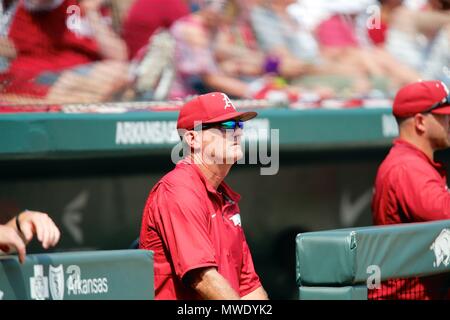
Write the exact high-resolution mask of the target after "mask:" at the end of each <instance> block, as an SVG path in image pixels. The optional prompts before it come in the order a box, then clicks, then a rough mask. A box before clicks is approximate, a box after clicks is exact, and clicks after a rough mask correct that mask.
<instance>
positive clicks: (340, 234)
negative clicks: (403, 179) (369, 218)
mask: <svg viewBox="0 0 450 320" xmlns="http://www.w3.org/2000/svg"><path fill="white" fill-rule="evenodd" d="M296 257H297V259H296V281H297V285H298V288H299V299H300V300H320V299H325V300H365V299H368V298H369V299H371V296H374V295H373V294H372V295H371V293H375V296H376V295H377V294H376V293H377V292H376V291H375V290H382V289H383V282H385V281H388V280H392V279H414V278H417V277H434V276H436V275H444V276H446V275H447V274H448V275H450V220H442V221H436V222H426V223H411V224H402V225H392V226H374V227H362V228H352V229H340V230H330V231H319V232H308V233H302V234H298V235H297V238H296ZM443 279H448V277H447V278H443ZM446 281H447V282H445V281H442V282H439V283H440V288H439V289H440V290H447V291H446V292H447V293H448V292H450V291H449V283H448V280H446ZM372 290H374V291H372ZM378 296H380V295H378ZM381 296H382V295H381ZM387 296H389V295H387ZM408 296H409V297H411V298H412V299H414V298H415V297H420V296H421V295H420V294H418V295H415V293H414V292H411V293H409V295H408V293H406V295H405V293H404V295H403V297H408ZM443 296H444V297H445V294H444V295H443ZM447 297H448V294H447Z"/></svg>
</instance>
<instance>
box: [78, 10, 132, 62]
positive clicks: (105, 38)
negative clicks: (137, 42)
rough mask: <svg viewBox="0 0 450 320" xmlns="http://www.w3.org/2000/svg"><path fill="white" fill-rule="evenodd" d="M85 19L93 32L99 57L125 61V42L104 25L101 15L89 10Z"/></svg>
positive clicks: (126, 54)
mask: <svg viewBox="0 0 450 320" xmlns="http://www.w3.org/2000/svg"><path fill="white" fill-rule="evenodd" d="M86 17H87V19H88V21H89V24H90V26H91V28H92V30H93V35H94V38H95V40H96V41H97V44H98V46H99V49H100V53H101V55H102V56H103V57H104V58H106V59H112V60H119V61H126V60H127V58H128V53H127V47H126V45H125V42H123V41H122V39H120V37H119V36H117V35H116V34H115V33H114V31H113V30H111V29H110V28H109V27H108V26H107V25H105V24H104V22H103V21H102V17H101V15H100V14H99V13H98V12H97V11H95V10H89V11H87V12H86Z"/></svg>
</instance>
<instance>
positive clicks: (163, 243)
mask: <svg viewBox="0 0 450 320" xmlns="http://www.w3.org/2000/svg"><path fill="white" fill-rule="evenodd" d="M239 199H240V196H239V194H237V193H236V192H234V191H233V190H231V188H230V187H229V186H228V185H227V184H226V183H224V182H222V183H221V184H220V186H219V187H218V188H217V190H216V189H214V188H213V187H212V186H211V185H210V184H209V183H208V181H207V180H206V179H205V177H204V176H203V174H202V173H201V171H200V169H199V168H198V167H197V165H195V164H192V163H190V162H189V161H187V160H183V161H181V162H179V163H178V164H177V165H176V167H175V169H174V170H172V171H171V172H169V173H168V174H167V175H166V176H164V177H163V178H162V179H161V180H160V181H159V182H158V183H157V184H156V185H155V186H154V187H153V189H152V191H151V192H150V195H149V197H148V200H147V203H146V206H145V209H144V213H143V218H142V225H141V234H140V239H139V248H141V249H148V250H153V251H154V271H155V299H165V300H166V299H185V300H188V299H189V300H191V299H199V298H200V297H199V295H198V294H197V293H196V292H195V291H194V290H193V289H191V288H189V287H188V286H186V285H185V284H184V283H183V282H182V279H183V277H184V276H185V275H186V273H187V272H188V271H190V270H193V269H197V268H202V267H216V268H217V270H218V272H219V273H220V274H221V275H222V276H223V277H224V278H225V279H227V280H228V282H229V283H230V285H231V287H232V288H233V289H234V290H235V291H236V292H237V293H239V294H240V295H241V296H244V295H246V294H248V293H250V292H252V291H254V290H255V289H257V288H258V287H260V286H261V283H260V281H259V277H258V275H257V274H256V272H255V269H254V266H253V261H252V257H251V254H250V250H249V248H248V245H247V242H246V240H245V236H244V232H243V230H242V228H241V225H240V215H239V213H240V210H239V206H238V201H239Z"/></svg>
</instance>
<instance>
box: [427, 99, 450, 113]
mask: <svg viewBox="0 0 450 320" xmlns="http://www.w3.org/2000/svg"><path fill="white" fill-rule="evenodd" d="M447 106H450V94H449V95H448V96H447V97H446V98H445V99H444V100H442V101H439V102H436V103H435V104H433V105H432V106H431V107H429V108H428V109H427V110H425V111H423V113H427V112H431V111H433V110H436V109H439V108H442V107H447Z"/></svg>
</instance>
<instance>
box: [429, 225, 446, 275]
mask: <svg viewBox="0 0 450 320" xmlns="http://www.w3.org/2000/svg"><path fill="white" fill-rule="evenodd" d="M430 250H433V251H434V255H435V257H436V261H435V262H433V267H436V268H437V267H439V266H440V265H441V263H442V264H443V265H444V266H446V267H447V266H448V265H449V264H450V229H443V230H442V231H441V233H440V234H439V235H438V237H437V238H436V240H434V242H433V244H432V245H431V247H430Z"/></svg>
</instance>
